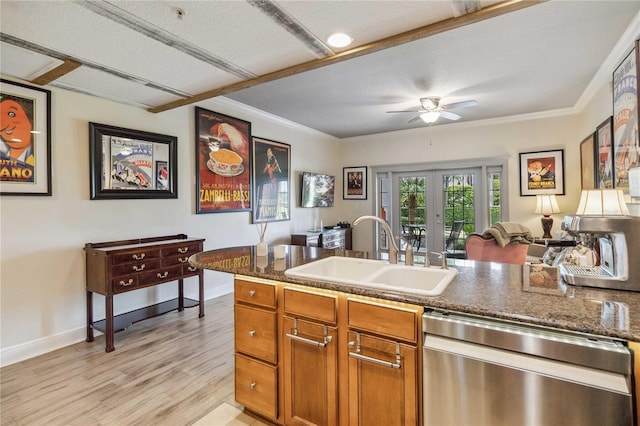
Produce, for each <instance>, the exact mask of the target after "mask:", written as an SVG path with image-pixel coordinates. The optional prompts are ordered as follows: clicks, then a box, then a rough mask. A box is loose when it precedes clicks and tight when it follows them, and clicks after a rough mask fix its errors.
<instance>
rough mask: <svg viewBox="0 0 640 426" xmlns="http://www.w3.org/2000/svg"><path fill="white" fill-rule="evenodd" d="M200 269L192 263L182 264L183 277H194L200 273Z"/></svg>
mask: <svg viewBox="0 0 640 426" xmlns="http://www.w3.org/2000/svg"><path fill="white" fill-rule="evenodd" d="M199 273H200V271H198V268H196V267H195V266H191V265H182V276H183V277H192V276H194V275H198V274H199Z"/></svg>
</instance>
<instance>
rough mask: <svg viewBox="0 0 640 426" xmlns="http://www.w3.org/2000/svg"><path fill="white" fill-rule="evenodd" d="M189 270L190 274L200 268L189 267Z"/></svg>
mask: <svg viewBox="0 0 640 426" xmlns="http://www.w3.org/2000/svg"><path fill="white" fill-rule="evenodd" d="M187 269H188V270H189V271H190V272H193V271H195V270H196V269H198V268H196V267H195V266H189V267H188V268H187Z"/></svg>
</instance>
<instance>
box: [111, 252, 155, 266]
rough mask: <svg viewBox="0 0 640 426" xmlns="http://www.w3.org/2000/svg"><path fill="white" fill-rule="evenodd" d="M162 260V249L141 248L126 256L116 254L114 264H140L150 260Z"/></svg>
mask: <svg viewBox="0 0 640 426" xmlns="http://www.w3.org/2000/svg"><path fill="white" fill-rule="evenodd" d="M159 258H160V249H155V250H154V249H149V248H141V249H140V250H136V251H133V252H129V253H124V254H116V255H114V256H113V258H112V259H113V260H112V262H113V264H114V265H121V264H123V263H132V262H138V261H141V260H148V259H159Z"/></svg>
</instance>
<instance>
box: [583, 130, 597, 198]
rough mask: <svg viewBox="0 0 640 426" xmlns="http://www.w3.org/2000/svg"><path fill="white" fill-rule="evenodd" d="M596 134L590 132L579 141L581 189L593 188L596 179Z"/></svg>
mask: <svg viewBox="0 0 640 426" xmlns="http://www.w3.org/2000/svg"><path fill="white" fill-rule="evenodd" d="M595 160H596V134H595V133H591V134H590V135H589V136H587V137H586V138H585V139H584V140H583V141H582V142H581V143H580V177H581V179H582V189H594V188H595V182H597V180H596V167H595V162H596V161H595Z"/></svg>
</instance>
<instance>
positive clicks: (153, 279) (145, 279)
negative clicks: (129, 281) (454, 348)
mask: <svg viewBox="0 0 640 426" xmlns="http://www.w3.org/2000/svg"><path fill="white" fill-rule="evenodd" d="M181 276H182V266H171V267H168V268H162V269H158V270H156V271H153V272H146V273H143V274H140V285H141V286H142V285H147V284H153V283H158V282H164V281H173V280H177V279H178V278H180V277H181Z"/></svg>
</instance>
